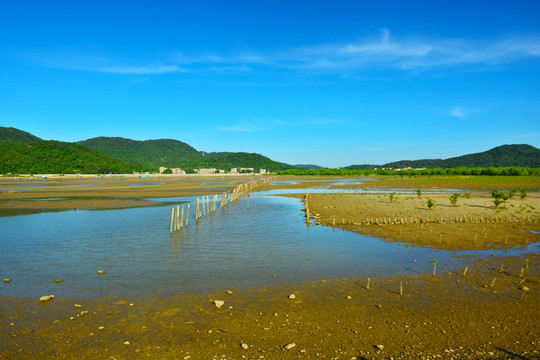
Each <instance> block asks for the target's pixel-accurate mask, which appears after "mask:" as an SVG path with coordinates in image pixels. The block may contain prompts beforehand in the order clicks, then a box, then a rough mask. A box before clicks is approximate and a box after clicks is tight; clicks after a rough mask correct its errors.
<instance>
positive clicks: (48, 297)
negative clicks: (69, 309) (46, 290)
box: [39, 295, 54, 302]
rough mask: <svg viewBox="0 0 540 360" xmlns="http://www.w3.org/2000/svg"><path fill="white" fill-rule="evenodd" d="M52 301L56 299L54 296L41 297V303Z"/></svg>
mask: <svg viewBox="0 0 540 360" xmlns="http://www.w3.org/2000/svg"><path fill="white" fill-rule="evenodd" d="M52 299H54V295H45V296H42V297H40V298H39V301H41V302H47V301H51V300H52Z"/></svg>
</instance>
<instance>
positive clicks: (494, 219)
mask: <svg viewBox="0 0 540 360" xmlns="http://www.w3.org/2000/svg"><path fill="white" fill-rule="evenodd" d="M307 218H308V219H309V215H307ZM530 221H534V219H532V218H531V217H530V216H528V217H525V216H524V217H513V216H485V217H484V216H481V217H477V216H474V217H472V216H471V217H465V216H464V217H455V218H433V219H422V218H412V217H411V218H407V217H403V218H366V219H365V221H359V222H358V221H353V220H352V219H351V220H349V219H345V218H343V219H342V221H341V225H394V224H426V223H430V224H456V223H500V222H530ZM332 225H333V226H335V225H336V218H333V220H332Z"/></svg>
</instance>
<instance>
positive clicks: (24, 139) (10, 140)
mask: <svg viewBox="0 0 540 360" xmlns="http://www.w3.org/2000/svg"><path fill="white" fill-rule="evenodd" d="M41 140H42V139H40V138H38V137H37V136H34V135H32V134H30V133H27V132H26V131H22V130H19V129H15V128H12V127H2V126H0V144H3V145H6V144H29V143H33V142H36V141H41Z"/></svg>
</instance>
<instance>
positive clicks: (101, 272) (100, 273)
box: [97, 270, 105, 275]
mask: <svg viewBox="0 0 540 360" xmlns="http://www.w3.org/2000/svg"><path fill="white" fill-rule="evenodd" d="M97 273H98V275H103V274H105V270H98V271H97Z"/></svg>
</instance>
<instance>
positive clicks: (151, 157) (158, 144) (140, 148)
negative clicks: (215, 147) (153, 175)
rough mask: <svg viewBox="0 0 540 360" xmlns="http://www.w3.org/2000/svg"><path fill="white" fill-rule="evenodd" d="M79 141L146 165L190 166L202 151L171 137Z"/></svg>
mask: <svg viewBox="0 0 540 360" xmlns="http://www.w3.org/2000/svg"><path fill="white" fill-rule="evenodd" d="M79 144H82V145H84V146H88V147H91V148H93V149H96V150H99V151H101V152H103V153H104V154H107V155H109V156H112V157H114V158H116V159H118V160H121V161H124V162H127V163H131V164H136V165H141V166H143V167H145V168H148V169H156V170H157V169H158V168H159V167H160V166H165V167H169V168H170V167H185V166H187V165H189V166H194V165H196V164H198V163H199V162H200V161H202V160H203V156H202V154H201V153H199V152H198V151H197V150H195V149H194V148H193V147H191V146H189V145H188V144H186V143H184V142H181V141H178V140H172V139H160V140H145V141H138V140H131V139H125V138H121V137H96V138H92V139H88V140H84V141H79Z"/></svg>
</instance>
